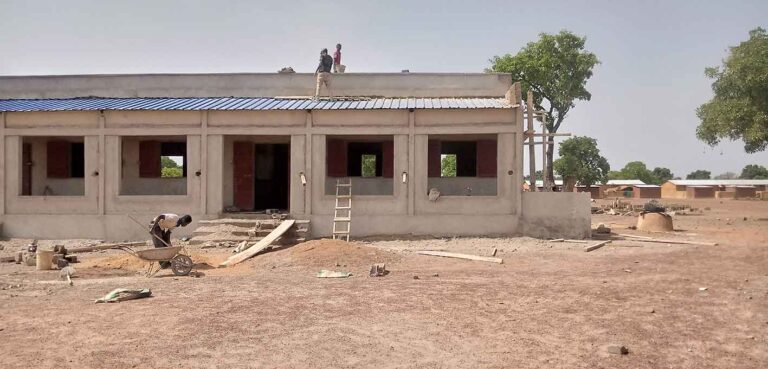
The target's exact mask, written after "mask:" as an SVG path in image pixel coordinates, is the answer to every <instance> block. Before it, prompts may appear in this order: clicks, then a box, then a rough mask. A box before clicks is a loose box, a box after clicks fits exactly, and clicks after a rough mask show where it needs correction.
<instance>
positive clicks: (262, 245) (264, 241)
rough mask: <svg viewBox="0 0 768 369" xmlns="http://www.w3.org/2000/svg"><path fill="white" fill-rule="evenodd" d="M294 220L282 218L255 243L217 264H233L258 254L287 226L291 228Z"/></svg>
mask: <svg viewBox="0 0 768 369" xmlns="http://www.w3.org/2000/svg"><path fill="white" fill-rule="evenodd" d="M295 222H296V221H295V220H293V219H287V220H284V221H283V222H282V223H280V225H279V226H277V228H275V229H274V230H273V231H272V232H270V233H269V234H268V235H267V236H266V237H264V238H262V239H261V240H260V241H259V242H257V243H256V244H255V245H253V246H251V247H250V248H249V249H247V250H245V251H243V252H241V253H239V254H235V255H232V256H230V257H229V259H227V260H225V261H224V262H223V263H221V264H219V267H225V266H229V265H235V264H238V263H240V262H243V261H245V260H248V259H249V258H251V257H253V256H254V255H256V254H258V253H259V252H260V251H262V250H264V249H265V248H267V247H268V246H269V245H271V244H272V242H275V241H276V240H277V239H278V238H280V236H282V235H283V233H285V232H286V231H287V230H288V229H289V228H291V227H292V226H293V223H295Z"/></svg>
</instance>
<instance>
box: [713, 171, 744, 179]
mask: <svg viewBox="0 0 768 369" xmlns="http://www.w3.org/2000/svg"><path fill="white" fill-rule="evenodd" d="M736 178H739V175H738V174H736V173H734V172H725V173H720V174H718V175H716V176H715V177H714V179H736Z"/></svg>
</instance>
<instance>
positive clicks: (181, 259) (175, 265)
mask: <svg viewBox="0 0 768 369" xmlns="http://www.w3.org/2000/svg"><path fill="white" fill-rule="evenodd" d="M193 265H194V264H193V263H192V259H191V258H190V257H189V256H187V255H176V256H175V257H174V258H173V259H171V270H172V271H173V274H175V275H188V274H189V272H191V271H192V266H193Z"/></svg>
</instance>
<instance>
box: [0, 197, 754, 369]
mask: <svg viewBox="0 0 768 369" xmlns="http://www.w3.org/2000/svg"><path fill="white" fill-rule="evenodd" d="M678 202H683V201H678ZM690 203H691V204H692V205H693V206H694V207H696V208H699V209H702V210H703V212H701V213H699V212H695V213H693V214H696V215H676V216H675V226H676V229H677V231H676V232H672V233H668V234H658V235H654V236H660V237H663V238H676V239H687V240H700V241H709V242H718V243H719V245H718V246H694V245H668V244H645V243H637V242H630V241H621V242H618V241H617V242H614V243H612V244H609V245H608V246H606V247H603V248H601V249H598V250H596V251H593V252H589V253H585V252H583V250H582V247H583V246H584V245H583V244H577V243H551V242H546V241H542V240H534V239H530V238H456V239H421V240H395V239H388V240H384V239H378V240H366V241H361V242H358V243H353V244H345V243H340V242H334V241H327V240H324V241H310V242H307V243H304V244H301V245H297V246H294V247H291V248H282V249H278V250H275V251H271V252H268V253H265V254H262V255H259V256H257V257H256V258H254V259H251V260H249V261H247V262H245V263H243V264H240V265H238V266H235V267H233V268H227V269H216V268H213V266H215V265H217V264H218V262H220V261H222V260H224V259H225V258H226V257H227V256H229V255H230V254H231V250H227V249H199V248H194V247H188V248H187V252H188V253H189V254H191V255H192V257H193V259H194V260H195V262H196V265H197V267H198V268H197V271H198V272H199V274H198V278H193V277H175V276H173V275H172V274H171V273H170V272H169V271H162V272H161V273H159V274H158V275H157V276H156V277H155V278H149V279H148V278H144V277H143V276H141V275H139V274H137V273H139V272H140V271H141V270H143V268H144V267H145V265H144V264H143V263H139V262H137V261H136V260H133V259H130V258H129V257H127V256H126V255H124V254H121V253H119V252H116V251H107V252H101V253H91V254H83V258H84V261H83V262H82V263H79V264H78V265H76V266H75V268H77V271H78V274H79V277H78V278H75V280H74V282H75V285H74V286H73V287H69V286H67V285H66V284H65V283H63V282H61V281H60V280H59V279H58V271H34V268H31V267H25V266H21V265H16V264H12V263H11V264H8V263H3V264H0V351H1V352H2V355H0V367H2V368H150V367H151V368H177V367H184V368H209V367H220V368H246V367H256V368H259V367H261V368H369V367H375V368H390V367H397V368H541V367H546V368H766V367H768V350H766V348H767V347H768V251H767V249H766V244H768V242H767V241H768V202H757V201H733V200H724V201H723V202H722V203H721V202H720V201H719V200H710V201H705V200H699V201H695V202H690ZM706 208H708V210H704V209H706ZM593 221H594V223H606V224H610V225H611V226H612V227H613V228H614V231H615V232H619V233H634V234H641V233H639V232H637V231H633V230H630V229H626V227H628V226H630V225H632V224H633V223H634V222H635V221H636V220H635V219H634V218H632V217H621V216H610V215H596V216H594V219H593ZM646 235H647V234H646ZM3 244H5V245H8V247H11V246H13V247H20V246H19V245H23V244H24V241H18V240H11V241H8V242H4V243H3ZM416 249H432V250H447V251H455V252H465V253H473V254H476V255H490V254H491V253H492V252H493V249H497V257H501V258H503V259H504V263H503V264H500V265H499V264H493V263H483V262H473V261H466V260H458V259H447V258H439V257H431V256H422V255H416V254H414V253H413V252H412V251H413V250H416ZM373 263H386V265H387V269H389V270H390V271H391V273H390V274H389V275H388V276H386V277H380V278H371V277H368V276H367V271H368V268H369V267H370V265H371V264H373ZM320 269H330V270H339V271H350V272H352V273H353V276H352V277H351V278H347V279H320V278H316V277H315V274H316V273H317V271H319V270H320ZM416 277H417V278H416ZM118 287H126V288H142V287H146V288H150V289H152V292H153V297H151V298H148V299H142V300H134V301H127V302H122V303H116V304H94V303H93V300H94V299H96V298H99V297H101V296H103V295H104V294H106V293H107V292H109V291H110V290H112V289H114V288H118ZM701 288H706V290H701ZM611 344H618V345H625V346H627V347H628V348H629V350H630V353H629V354H628V355H624V356H619V355H611V354H609V353H608V352H607V350H606V347H607V346H608V345H611Z"/></svg>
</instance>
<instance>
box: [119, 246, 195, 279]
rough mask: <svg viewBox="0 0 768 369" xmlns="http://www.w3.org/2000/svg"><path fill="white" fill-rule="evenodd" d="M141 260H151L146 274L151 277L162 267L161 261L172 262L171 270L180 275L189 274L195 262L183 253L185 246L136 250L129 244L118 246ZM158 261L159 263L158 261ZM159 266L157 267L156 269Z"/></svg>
mask: <svg viewBox="0 0 768 369" xmlns="http://www.w3.org/2000/svg"><path fill="white" fill-rule="evenodd" d="M118 248H119V249H120V250H123V251H125V252H127V253H129V254H131V255H133V256H135V257H137V258H139V259H141V260H144V261H147V262H149V265H148V266H147V272H146V276H147V277H151V276H153V275H155V274H156V273H157V272H159V271H160V269H162V268H161V267H160V264H159V262H163V261H165V262H170V263H171V271H173V274H175V275H178V276H184V275H188V274H189V272H191V271H192V267H193V266H194V263H193V262H192V258H190V257H189V256H187V255H184V254H182V253H181V251H182V249H183V246H171V247H159V248H154V249H146V250H134V249H131V248H130V247H128V246H121V247H118ZM156 262H158V263H156ZM155 266H157V269H155Z"/></svg>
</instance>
